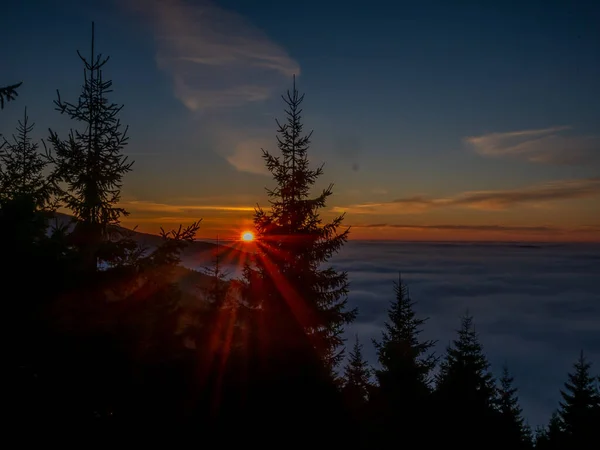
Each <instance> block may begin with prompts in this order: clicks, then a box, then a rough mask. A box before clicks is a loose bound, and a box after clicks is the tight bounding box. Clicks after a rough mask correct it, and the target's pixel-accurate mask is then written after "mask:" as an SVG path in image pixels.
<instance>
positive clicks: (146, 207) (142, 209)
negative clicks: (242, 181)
mask: <svg viewBox="0 0 600 450" xmlns="http://www.w3.org/2000/svg"><path fill="white" fill-rule="evenodd" d="M120 205H121V206H122V207H123V208H125V209H126V210H129V211H135V212H137V213H158V214H189V213H193V212H196V211H231V212H246V211H254V207H252V206H243V205H242V206H239V205H175V204H167V203H156V202H150V201H141V200H129V201H124V202H121V204H120Z"/></svg>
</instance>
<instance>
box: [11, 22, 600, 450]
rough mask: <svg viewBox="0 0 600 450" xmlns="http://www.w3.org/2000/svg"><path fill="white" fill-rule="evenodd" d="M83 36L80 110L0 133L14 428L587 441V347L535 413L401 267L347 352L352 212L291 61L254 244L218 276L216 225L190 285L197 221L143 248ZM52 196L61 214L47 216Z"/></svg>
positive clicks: (418, 443) (113, 109) (365, 444)
mask: <svg viewBox="0 0 600 450" xmlns="http://www.w3.org/2000/svg"><path fill="white" fill-rule="evenodd" d="M79 56H80V58H81V61H82V63H83V66H84V69H85V72H84V73H85V82H84V84H83V88H82V91H81V93H80V96H79V98H78V99H77V100H76V101H74V102H72V103H71V102H67V101H65V100H63V99H62V98H61V97H60V94H58V97H57V100H56V101H55V106H56V109H57V111H58V112H59V113H60V114H64V115H66V116H68V117H69V118H70V119H71V120H72V124H73V127H74V128H73V129H72V130H71V131H70V132H69V133H68V134H67V135H66V136H60V135H59V134H58V133H56V132H55V131H53V130H52V129H50V130H49V132H48V137H47V139H45V140H44V141H43V147H44V148H45V152H44V153H40V151H39V148H38V144H37V143H36V142H34V141H33V139H32V138H31V133H32V131H33V129H34V125H33V124H32V123H30V122H29V118H28V116H27V112H26V111H25V114H24V117H23V120H22V121H20V122H19V123H18V125H17V128H16V134H15V135H14V136H13V137H12V139H7V138H3V139H4V140H3V142H2V143H1V154H0V163H1V164H0V188H1V190H0V233H1V235H2V236H3V258H2V261H3V263H2V264H3V266H2V272H1V273H2V282H3V289H2V291H3V300H4V308H5V311H6V313H5V318H6V319H7V320H6V321H5V323H6V324H7V328H8V330H7V331H8V333H7V336H8V337H9V340H6V341H5V342H7V345H6V348H7V350H8V351H7V355H8V356H7V359H8V365H7V367H8V373H9V382H8V384H7V385H6V386H7V388H8V390H9V391H10V393H11V395H10V396H9V397H10V401H9V403H8V404H6V411H7V414H8V415H9V416H10V423H11V427H12V429H13V431H14V432H16V433H18V434H21V435H22V436H23V437H22V439H41V440H46V442H52V440H53V439H55V438H56V439H58V441H57V442H67V441H69V440H71V437H72V436H75V435H76V434H77V433H79V432H85V433H86V434H85V436H87V437H85V438H83V439H84V440H83V441H80V442H83V444H82V445H84V446H87V444H86V442H90V445H91V442H92V441H93V440H94V439H95V438H94V437H93V436H103V437H106V436H112V437H117V436H125V435H127V436H129V437H135V438H136V439H137V442H141V440H145V439H147V440H148V442H150V440H151V439H154V438H155V437H156V436H158V435H163V434H164V435H167V436H171V438H170V439H171V443H172V442H173V440H182V439H183V438H185V439H193V441H190V440H188V441H187V442H194V443H198V445H201V444H207V443H210V442H215V443H219V444H223V443H234V442H236V443H240V444H241V443H244V444H259V445H262V446H267V447H274V446H279V447H289V446H298V447H301V446H304V447H306V446H314V447H321V446H322V447H325V446H332V445H335V446H339V447H344V446H345V447H349V448H387V447H389V446H391V445H394V446H400V447H406V448H427V447H430V446H431V447H436V446H437V447H438V448H439V447H440V446H442V445H443V446H461V447H462V448H478V449H480V448H502V449H527V448H533V447H535V448H540V449H591V448H595V445H594V444H593V442H594V441H595V439H596V440H597V432H596V428H597V427H598V425H600V392H599V389H598V383H599V381H600V380H599V377H598V375H594V374H593V373H592V366H591V364H590V362H589V361H588V360H587V359H586V357H585V355H584V353H583V352H581V354H580V356H579V358H578V359H577V361H576V362H575V364H574V366H573V368H572V372H571V373H569V374H568V380H567V382H566V383H565V387H564V390H563V391H561V394H562V398H563V400H562V402H561V403H560V404H559V405H558V408H557V410H556V412H555V413H554V414H553V415H552V417H551V418H550V420H549V423H548V425H547V426H546V427H544V428H539V429H536V430H531V428H530V427H529V425H528V424H527V421H526V419H525V418H524V417H523V415H522V410H521V408H520V406H519V400H518V395H517V391H516V389H515V388H514V387H513V379H512V377H511V375H510V372H509V369H508V368H507V367H506V366H505V367H503V368H502V372H501V373H500V378H496V377H495V376H494V374H493V373H492V372H491V370H490V364H489V363H488V361H487V358H486V356H485V353H484V349H483V346H482V344H481V342H480V341H479V338H478V334H477V333H476V332H475V326H474V319H473V317H472V316H471V315H470V314H469V313H468V312H466V313H465V315H464V317H462V319H461V322H460V326H459V328H458V330H457V333H456V338H455V339H454V340H453V341H452V342H451V343H450V345H449V346H448V347H447V349H446V351H445V352H444V354H442V355H435V354H434V353H433V351H432V349H433V346H434V345H435V342H432V341H427V340H424V339H422V338H421V337H420V333H421V331H422V329H423V327H424V326H426V318H420V317H418V316H417V315H416V313H415V310H414V301H413V300H412V299H411V297H410V293H409V290H408V287H407V285H406V283H405V281H404V280H403V279H402V278H401V277H399V278H398V280H397V281H394V280H390V282H393V285H391V287H393V292H392V289H390V294H392V293H393V294H394V295H391V301H390V305H389V309H388V319H387V321H386V323H385V326H384V328H383V330H382V334H381V337H380V339H378V340H376V341H375V342H373V344H374V345H375V348H376V350H377V356H378V362H379V365H378V367H377V368H372V367H370V366H369V364H368V363H367V362H366V361H365V360H364V358H363V355H362V349H363V347H362V345H363V344H362V343H361V342H360V337H359V336H356V338H355V340H354V342H351V343H350V344H351V348H352V350H351V351H350V352H348V354H347V355H346V354H345V352H344V340H343V338H342V336H343V332H344V329H345V328H344V327H345V326H346V325H347V324H349V323H351V322H352V321H353V320H354V319H355V318H356V316H357V314H360V312H359V311H357V310H353V309H350V308H349V306H348V304H347V294H348V291H349V284H348V279H347V274H346V273H345V272H340V271H338V270H336V269H334V268H333V267H330V266H328V265H327V263H328V260H329V259H330V258H331V256H332V255H334V254H335V253H337V252H338V251H339V250H340V249H341V248H342V247H343V245H344V244H345V242H346V241H347V238H348V233H349V229H348V228H344V227H343V220H344V216H340V217H337V218H335V219H334V220H333V221H332V222H330V223H323V221H322V218H321V217H320V214H319V211H320V210H322V208H323V207H325V205H326V202H327V200H328V198H329V196H330V195H331V194H332V189H333V185H329V187H328V188H327V189H325V190H323V191H321V192H320V193H318V194H317V195H316V196H315V197H312V196H311V188H312V186H313V185H314V183H315V182H316V181H317V180H318V179H319V178H320V177H321V175H322V174H323V168H322V166H321V167H319V168H317V169H312V168H310V166H309V159H308V153H307V152H308V149H309V146H310V137H311V134H310V133H308V134H304V133H303V129H302V117H301V112H302V110H301V104H302V101H303V99H304V96H303V95H300V94H299V93H298V91H297V90H296V83H295V79H294V84H293V87H292V90H291V91H288V92H287V95H285V96H283V100H284V102H285V106H286V109H285V121H283V122H281V123H280V122H277V126H278V129H277V143H278V148H279V153H278V154H272V153H269V152H266V151H264V150H263V157H264V161H265V165H266V167H267V169H268V170H269V171H270V173H271V174H272V178H273V183H274V184H273V187H272V188H271V189H269V190H268V191H267V194H268V198H269V203H270V204H269V209H268V210H263V209H262V208H260V207H259V208H257V210H256V211H255V214H254V225H255V233H256V238H257V251H256V253H255V254H254V255H253V257H252V258H251V259H248V260H247V262H246V264H245V267H244V272H243V276H242V277H241V278H240V279H228V277H227V274H226V273H225V272H224V271H223V264H222V260H221V258H222V253H221V252H220V251H219V249H220V248H221V247H222V246H221V245H220V244H218V245H217V247H216V249H217V251H215V253H214V260H213V263H212V266H211V267H209V268H207V270H206V271H205V273H203V274H193V276H192V278H191V279H192V280H200V279H202V280H204V281H203V282H202V286H199V287H198V289H197V296H192V298H190V295H189V292H188V291H185V292H184V290H183V289H182V287H181V279H182V277H183V276H184V272H185V273H186V274H187V275H189V274H190V273H192V271H188V270H187V269H185V270H184V269H183V268H182V267H181V266H180V255H181V252H182V250H183V249H184V248H185V246H186V245H188V244H189V243H190V242H193V241H194V239H195V234H196V232H197V230H198V229H199V227H200V225H201V222H200V221H197V222H195V223H193V224H191V225H190V226H188V227H179V228H177V229H174V230H171V231H165V230H162V229H161V242H160V244H159V245H156V246H153V247H152V248H147V247H145V246H144V245H143V243H141V242H140V241H139V240H137V239H135V237H134V236H133V234H132V233H129V232H128V231H127V230H126V229H124V228H122V227H120V226H119V223H120V217H122V216H124V215H127V214H128V213H127V211H125V210H124V209H122V208H121V207H120V206H119V198H120V191H121V186H122V183H123V179H124V177H125V175H126V174H127V173H128V172H129V171H130V170H132V164H133V163H132V162H130V161H128V160H127V158H126V157H124V155H123V153H122V150H123V148H124V146H125V145H126V144H127V139H128V138H127V127H126V126H123V125H122V124H121V123H120V121H119V113H120V111H121V108H122V106H120V105H117V104H113V103H111V102H109V101H108V97H107V95H108V94H109V93H110V92H111V91H110V88H111V84H112V83H111V81H109V80H108V79H107V78H106V77H105V76H104V72H103V71H104V67H105V64H106V63H107V61H108V58H102V56H101V55H97V54H96V53H95V49H94V39H93V31H92V46H91V54H90V56H89V58H86V57H84V56H82V55H81V54H80V55H79ZM17 88H20V84H15V85H10V86H7V87H6V88H2V90H0V100H1V102H0V106H2V108H4V107H11V108H12V107H16V106H17V105H18V101H17V100H18V99H15V96H16V89H17ZM8 100H11V104H10V105H5V101H8ZM59 207H65V208H67V209H68V210H69V211H70V212H71V214H72V223H71V224H67V225H65V224H61V225H57V222H56V221H54V218H55V217H56V210H57V208H59ZM223 247H224V246H223ZM187 275H186V276H187ZM549 357H551V355H549ZM596 369H597V368H596ZM45 429H52V430H53V432H52V437H50V435H46V434H44V433H43V432H42V430H45ZM73 439H74V438H73ZM113 442H114V441H113ZM596 445H597V444H596Z"/></svg>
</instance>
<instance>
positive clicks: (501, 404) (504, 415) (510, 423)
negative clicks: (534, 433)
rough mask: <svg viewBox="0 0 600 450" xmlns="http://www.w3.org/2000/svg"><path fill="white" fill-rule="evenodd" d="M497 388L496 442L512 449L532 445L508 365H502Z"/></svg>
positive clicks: (525, 447)
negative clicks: (498, 413) (497, 421)
mask: <svg viewBox="0 0 600 450" xmlns="http://www.w3.org/2000/svg"><path fill="white" fill-rule="evenodd" d="M499 382H500V386H499V388H498V410H499V412H500V417H499V423H498V432H497V434H496V438H495V439H496V440H495V442H496V443H500V442H502V443H503V445H504V446H506V447H508V448H513V449H527V448H531V447H532V445H533V444H532V438H531V431H530V429H529V427H528V426H527V425H526V424H525V421H524V419H523V410H522V409H521V407H520V405H519V397H518V395H517V388H516V387H514V385H513V382H514V378H513V377H512V376H511V375H510V372H509V371H508V366H507V365H506V364H505V365H504V366H502V376H501V377H500V380H499Z"/></svg>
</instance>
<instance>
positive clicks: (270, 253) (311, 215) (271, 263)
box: [245, 78, 356, 373]
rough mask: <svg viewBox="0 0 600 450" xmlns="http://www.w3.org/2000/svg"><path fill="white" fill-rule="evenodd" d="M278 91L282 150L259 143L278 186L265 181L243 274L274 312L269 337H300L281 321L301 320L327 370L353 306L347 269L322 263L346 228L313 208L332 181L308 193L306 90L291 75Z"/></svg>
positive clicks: (313, 172) (311, 173) (314, 173)
mask: <svg viewBox="0 0 600 450" xmlns="http://www.w3.org/2000/svg"><path fill="white" fill-rule="evenodd" d="M282 98H283V100H284V102H285V104H286V105H287V109H286V110H285V114H286V116H287V119H286V121H285V122H284V123H280V122H279V121H277V125H278V130H277V132H278V136H277V143H278V147H279V151H280V155H278V156H275V155H273V154H271V153H269V152H267V151H265V150H263V158H264V160H265V163H266V166H267V169H268V170H269V172H270V173H271V174H272V176H273V179H274V180H275V182H276V187H275V188H273V189H267V193H268V196H269V198H270V200H269V202H270V204H271V208H270V211H268V212H267V211H264V210H263V209H262V208H261V207H258V208H257V209H256V213H255V216H254V225H255V228H256V237H257V241H258V251H257V255H256V256H257V257H256V260H255V263H256V264H255V266H254V267H253V268H252V271H251V272H249V271H248V270H247V271H246V274H245V276H246V279H247V280H248V281H250V280H252V281H253V285H254V286H255V289H254V294H253V296H254V300H255V301H256V303H257V304H260V305H262V306H261V307H262V308H264V310H265V311H268V314H269V315H270V317H272V319H273V320H271V321H269V323H270V326H272V327H273V328H269V333H271V334H272V335H271V338H272V339H278V340H279V345H286V344H285V342H286V338H285V336H286V335H287V336H288V338H289V339H288V340H292V339H300V337H298V336H297V338H291V337H290V333H291V330H292V329H293V328H294V327H291V326H288V325H286V321H287V323H288V324H290V323H292V322H295V323H297V324H299V325H300V327H301V328H302V329H304V332H305V333H306V334H307V336H308V338H309V339H310V342H311V343H312V344H311V345H312V346H313V347H314V348H315V349H316V352H317V354H318V355H319V357H320V358H321V359H322V360H323V361H324V363H325V364H326V366H327V367H328V368H329V370H330V372H331V373H333V371H334V367H336V366H337V364H338V363H339V361H340V360H341V358H343V350H340V347H341V346H342V344H343V338H342V333H343V327H344V325H345V324H348V323H350V322H351V321H352V320H354V318H355V317H356V310H350V309H349V308H348V306H347V292H348V281H347V274H346V273H345V272H339V271H336V270H335V269H334V268H332V267H323V265H324V264H325V263H327V261H328V260H329V258H330V257H331V256H332V255H333V254H334V253H336V252H337V251H339V250H340V249H341V248H342V246H343V245H344V243H345V242H346V241H347V238H348V232H349V229H345V230H342V231H341V232H340V231H339V228H340V226H341V225H342V221H343V218H344V216H343V215H342V216H339V217H336V218H335V219H333V220H332V221H331V222H329V223H325V224H323V220H322V218H321V217H320V215H319V210H321V209H322V208H324V207H325V205H326V202H327V199H328V198H329V196H330V195H331V194H332V188H333V185H329V187H328V188H326V189H324V190H323V191H322V192H321V193H320V194H318V195H317V196H316V197H310V190H311V187H313V185H314V184H315V182H316V181H317V180H318V178H319V177H320V176H321V175H322V174H323V166H320V167H318V168H317V169H312V168H310V167H309V160H308V155H307V151H308V149H309V146H310V138H311V135H312V133H309V134H307V135H303V124H302V109H301V104H302V102H303V100H304V95H299V93H298V91H297V90H296V81H295V78H294V84H293V88H292V91H291V92H290V91H288V92H287V96H282ZM258 285H260V288H258ZM258 290H260V293H257V292H258ZM286 317H287V319H286ZM288 343H289V342H288Z"/></svg>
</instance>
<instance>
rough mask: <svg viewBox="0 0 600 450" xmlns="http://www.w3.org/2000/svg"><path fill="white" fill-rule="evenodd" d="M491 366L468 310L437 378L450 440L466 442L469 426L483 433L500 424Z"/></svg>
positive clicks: (438, 393)
mask: <svg viewBox="0 0 600 450" xmlns="http://www.w3.org/2000/svg"><path fill="white" fill-rule="evenodd" d="M489 368H490V364H489V362H488V360H487V358H486V356H485V354H484V353H483V347H482V345H481V343H480V342H479V337H478V335H477V333H476V332H475V327H474V325H473V316H471V315H470V314H469V312H467V313H466V314H465V315H464V316H463V317H462V320H461V328H460V329H459V330H458V338H457V339H455V340H454V341H453V342H452V344H451V345H449V346H448V347H447V349H446V355H445V356H444V358H443V360H442V362H441V364H440V371H439V373H438V375H437V377H436V378H437V382H436V391H435V396H436V400H437V402H438V407H439V409H438V412H439V413H441V414H442V417H440V422H439V425H440V426H441V427H442V429H443V430H444V432H445V435H446V438H447V439H448V440H449V441H451V442H453V443H454V442H456V441H462V440H463V438H462V437H461V436H462V435H463V434H464V432H465V431H466V429H467V428H469V429H471V428H473V429H477V430H478V431H479V432H480V433H481V434H482V435H483V434H486V433H492V431H493V429H494V425H495V424H496V423H497V413H496V410H495V408H494V406H495V399H496V388H495V381H494V378H493V376H492V374H491V373H490V371H489Z"/></svg>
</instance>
